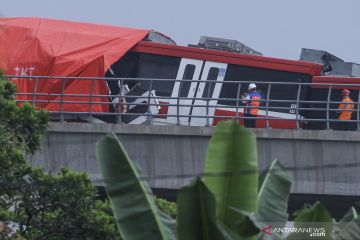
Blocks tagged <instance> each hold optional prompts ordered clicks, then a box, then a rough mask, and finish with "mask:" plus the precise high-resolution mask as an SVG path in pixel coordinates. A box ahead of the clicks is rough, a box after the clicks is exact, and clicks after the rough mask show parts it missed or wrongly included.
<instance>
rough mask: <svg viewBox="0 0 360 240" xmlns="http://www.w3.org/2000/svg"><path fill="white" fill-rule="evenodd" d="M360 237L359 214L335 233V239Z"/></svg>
mask: <svg viewBox="0 0 360 240" xmlns="http://www.w3.org/2000/svg"><path fill="white" fill-rule="evenodd" d="M352 239H360V217H359V216H357V217H356V218H355V219H354V220H352V221H351V222H348V223H347V224H346V225H345V226H344V227H343V228H341V229H340V231H339V232H338V233H337V234H334V240H352Z"/></svg>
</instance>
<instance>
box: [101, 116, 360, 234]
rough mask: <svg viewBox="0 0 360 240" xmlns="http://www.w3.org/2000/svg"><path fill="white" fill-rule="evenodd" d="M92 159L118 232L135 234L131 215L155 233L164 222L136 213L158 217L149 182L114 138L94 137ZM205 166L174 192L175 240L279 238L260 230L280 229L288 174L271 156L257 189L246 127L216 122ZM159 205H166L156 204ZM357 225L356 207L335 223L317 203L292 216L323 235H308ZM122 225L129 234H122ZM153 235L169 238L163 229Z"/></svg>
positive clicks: (359, 230)
mask: <svg viewBox="0 0 360 240" xmlns="http://www.w3.org/2000/svg"><path fill="white" fill-rule="evenodd" d="M97 157H98V159H99V161H100V164H101V165H102V168H103V174H104V178H105V182H106V183H107V184H106V188H107V191H108V192H109V193H110V194H109V195H110V198H111V199H112V207H113V209H114V212H115V215H116V214H118V215H117V221H118V224H119V226H120V227H119V228H120V229H121V234H123V236H124V237H125V239H133V236H135V234H136V233H134V232H135V230H134V229H132V228H133V227H132V226H131V225H133V224H135V220H134V219H136V220H137V219H139V221H138V222H139V225H138V226H141V228H142V229H144V228H146V229H147V228H148V227H149V228H152V229H154V230H153V231H152V232H154V233H155V234H156V236H159V234H158V232H159V231H160V230H159V228H163V227H164V225H163V222H164V221H163V220H161V221H160V224H158V225H157V226H151V225H147V224H145V223H144V221H143V219H140V218H141V217H140V215H139V212H144V211H145V212H150V213H152V217H147V219H150V220H149V221H148V222H154V221H155V220H154V219H151V218H158V217H159V215H158V211H157V209H155V208H153V204H152V203H153V200H152V195H151V193H150V190H149V189H148V187H147V184H146V183H145V182H144V180H142V176H141V174H140V172H139V171H138V170H137V168H136V167H135V165H134V163H133V162H132V161H131V160H130V159H129V158H128V156H127V154H126V152H125V150H124V149H123V147H122V145H121V144H120V143H119V142H118V141H117V140H116V137H115V136H108V137H106V138H105V139H102V140H101V141H100V142H99V143H98V146H97ZM205 165H206V167H205V173H206V174H205V176H206V177H205V179H204V180H205V181H204V182H202V181H201V180H200V179H196V180H195V181H193V182H192V183H190V184H189V185H187V186H184V187H183V188H182V189H180V191H179V193H178V201H177V206H178V212H177V218H176V220H177V234H178V235H177V237H178V239H179V240H188V239H194V240H195V239H203V240H211V239H219V240H222V239H228V240H233V239H239V240H243V239H246V240H248V239H254V238H255V235H257V236H256V237H257V239H262V240H270V239H272V240H275V239H284V238H283V236H280V235H278V234H276V233H274V232H273V233H272V235H271V236H269V235H265V234H262V233H260V234H258V233H259V232H260V230H261V229H263V228H268V226H269V223H270V224H271V223H275V222H276V223H277V224H279V226H275V227H279V228H283V227H284V225H285V223H286V220H287V201H288V197H289V192H290V188H291V184H292V178H291V176H290V174H289V173H288V172H287V171H286V170H285V169H284V168H283V167H282V166H281V164H280V163H279V162H278V161H274V162H273V163H272V164H271V166H270V168H269V169H268V170H267V171H266V172H265V173H264V174H263V175H262V177H261V180H260V182H261V187H260V188H259V189H258V184H257V183H258V174H257V156H256V145H255V136H254V135H253V134H251V132H250V131H248V130H246V129H243V128H242V127H241V126H239V125H238V124H237V123H235V122H226V123H221V124H219V125H218V127H217V129H216V131H215V134H214V135H213V137H212V139H211V141H210V144H209V150H208V156H207V160H206V164H205ZM129 179H131V180H130V181H129ZM130 187H131V188H130ZM239 189H240V190H239ZM258 191H259V192H258ZM135 192H136V194H135ZM133 199H136V200H137V202H135V201H134V200H133ZM139 199H140V200H141V201H140V200H139ZM144 199H146V201H144ZM159 201H160V202H161V200H159ZM159 201H158V202H159ZM162 205H165V206H166V204H159V206H162ZM161 208H162V209H168V207H161ZM165 211H168V210H165ZM125 212H126V213H125ZM136 217H137V218H136ZM359 223H360V218H359V216H358V214H357V212H356V210H355V209H354V208H352V209H351V210H350V211H349V212H348V213H347V214H346V215H345V216H344V218H343V219H342V220H341V221H340V222H339V223H334V220H333V219H332V218H331V216H330V214H329V213H328V212H327V210H326V209H325V208H324V206H322V205H321V204H320V203H317V204H315V205H314V206H307V207H305V208H304V209H301V210H299V211H298V212H297V216H296V219H295V227H296V228H307V227H310V228H311V227H313V228H314V227H315V228H316V227H323V228H324V229H325V232H326V236H325V237H324V236H320V237H312V239H334V240H340V239H360V237H359V236H360V224H359ZM127 228H129V229H127ZM125 230H126V231H132V233H131V234H129V233H127V234H124V233H123V231H125ZM270 231H271V230H270ZM153 236H154V235H152V234H151V233H149V232H148V231H143V232H141V233H140V232H139V233H138V234H136V239H149V238H150V239H153ZM308 238H309V235H308V234H302V233H295V234H290V236H288V238H287V239H288V240H292V239H302V240H303V239H308ZM155 239H167V235H166V234H165V235H162V236H160V237H157V238H155Z"/></svg>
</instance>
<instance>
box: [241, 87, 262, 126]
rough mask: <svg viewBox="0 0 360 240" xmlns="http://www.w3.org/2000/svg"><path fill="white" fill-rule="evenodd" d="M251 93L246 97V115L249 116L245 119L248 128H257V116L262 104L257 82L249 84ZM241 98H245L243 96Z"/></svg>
mask: <svg viewBox="0 0 360 240" xmlns="http://www.w3.org/2000/svg"><path fill="white" fill-rule="evenodd" d="M248 90H249V93H248V94H247V96H246V97H245V101H244V104H245V105H246V107H245V112H244V116H245V117H249V118H245V119H244V123H245V124H244V125H245V127H247V128H255V127H256V117H257V115H258V111H259V106H260V99H261V95H260V94H259V93H258V92H257V91H256V85H255V83H250V84H249V88H248ZM241 98H244V97H243V96H242V97H241Z"/></svg>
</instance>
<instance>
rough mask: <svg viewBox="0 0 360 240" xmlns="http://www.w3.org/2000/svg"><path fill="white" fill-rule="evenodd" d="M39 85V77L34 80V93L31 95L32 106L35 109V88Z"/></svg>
mask: <svg viewBox="0 0 360 240" xmlns="http://www.w3.org/2000/svg"><path fill="white" fill-rule="evenodd" d="M38 83H39V77H36V78H35V86H34V93H33V104H32V105H33V106H34V108H35V109H36V96H37V88H38Z"/></svg>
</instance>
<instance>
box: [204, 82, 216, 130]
mask: <svg viewBox="0 0 360 240" xmlns="http://www.w3.org/2000/svg"><path fill="white" fill-rule="evenodd" d="M210 81H212V80H210ZM211 84H212V83H211V82H210V84H209V87H208V89H207V94H206V95H207V96H206V109H205V111H206V124H205V127H208V126H209V101H210V100H209V99H210V88H211ZM214 84H215V83H214Z"/></svg>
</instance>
